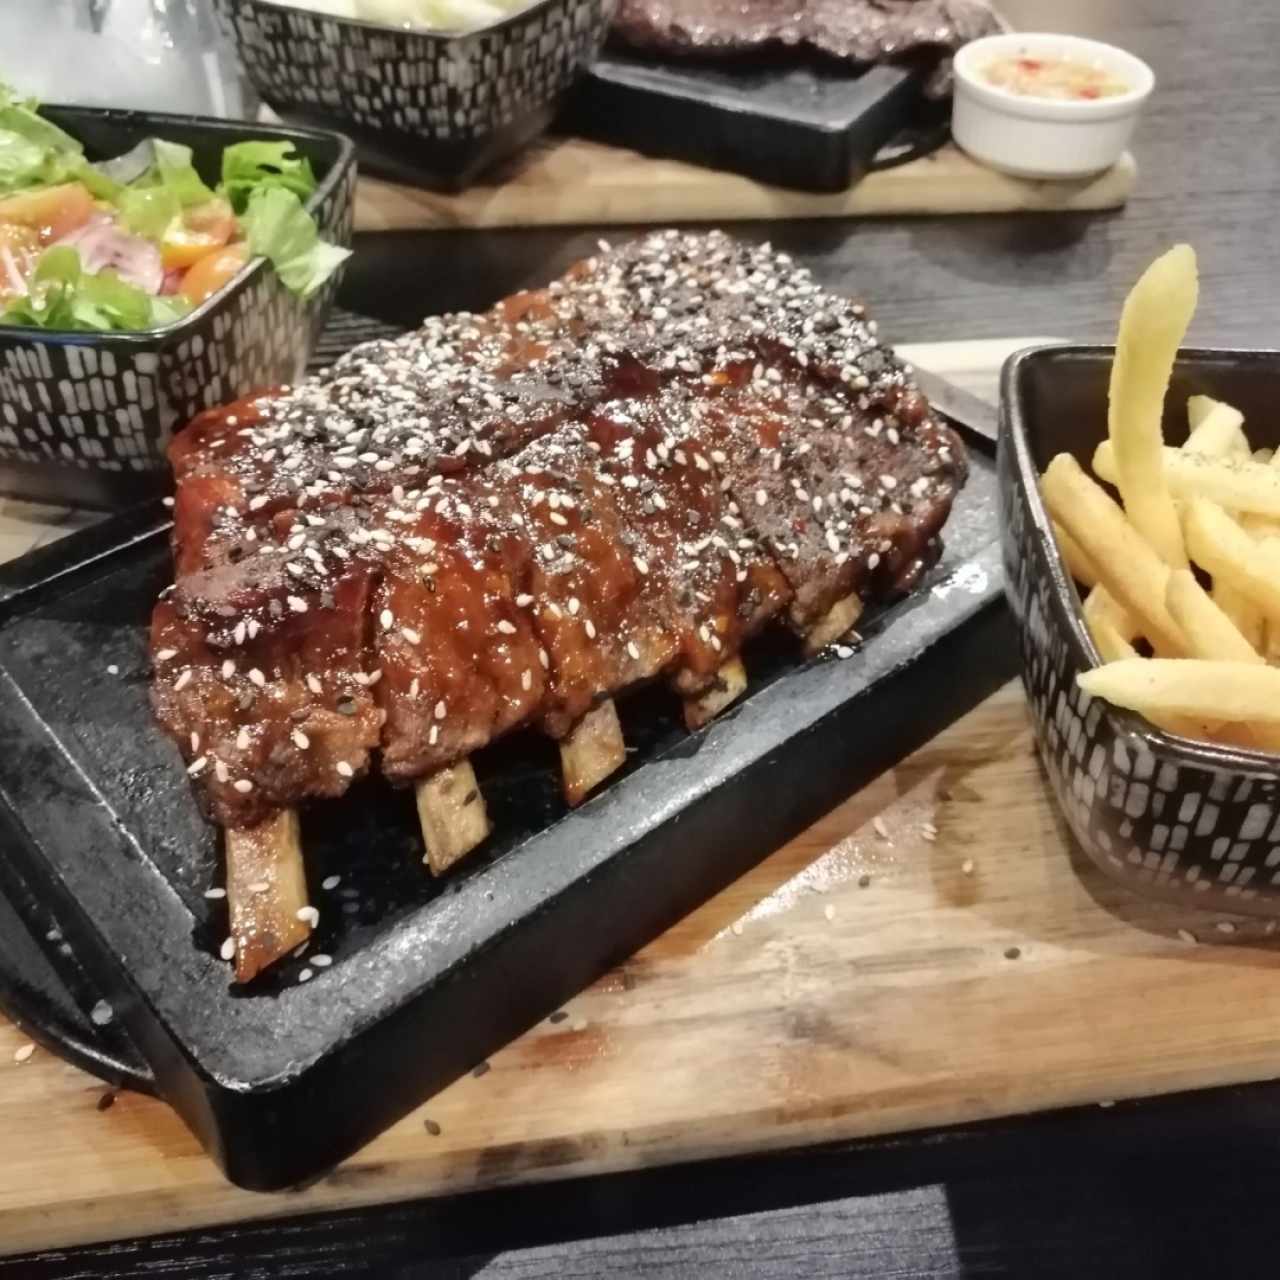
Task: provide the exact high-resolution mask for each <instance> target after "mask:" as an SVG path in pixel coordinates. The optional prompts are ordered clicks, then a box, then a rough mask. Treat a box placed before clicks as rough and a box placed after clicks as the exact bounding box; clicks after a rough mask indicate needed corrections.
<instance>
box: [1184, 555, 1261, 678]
mask: <svg viewBox="0 0 1280 1280" xmlns="http://www.w3.org/2000/svg"><path fill="white" fill-rule="evenodd" d="M1164 600H1165V604H1166V606H1167V607H1168V609H1169V613H1170V615H1171V616H1172V617H1173V620H1174V622H1176V623H1177V624H1178V626H1179V627H1180V628H1181V629H1182V634H1183V636H1184V637H1185V639H1186V642H1187V655H1188V656H1189V657H1192V658H1215V659H1221V660H1222V661H1224V662H1250V663H1253V664H1254V665H1259V664H1261V663H1262V662H1263V657H1262V655H1261V654H1260V653H1259V652H1258V651H1257V650H1256V649H1255V648H1254V647H1253V646H1252V645H1251V644H1250V643H1249V641H1248V639H1246V637H1245V636H1243V635H1241V634H1240V630H1239V628H1237V627H1236V625H1235V623H1234V622H1232V621H1231V619H1230V618H1229V617H1228V616H1227V615H1226V614H1225V613H1224V612H1223V611H1222V610H1221V609H1220V608H1218V606H1217V605H1216V604H1214V602H1213V601H1212V600H1211V599H1210V598H1209V596H1208V594H1207V593H1206V592H1205V590H1204V588H1203V587H1202V586H1201V585H1200V584H1199V583H1198V582H1197V581H1196V579H1195V575H1194V574H1193V573H1192V572H1191V571H1190V570H1189V569H1175V570H1174V571H1173V572H1172V573H1170V574H1169V585H1168V586H1167V587H1166V588H1165V595H1164Z"/></svg>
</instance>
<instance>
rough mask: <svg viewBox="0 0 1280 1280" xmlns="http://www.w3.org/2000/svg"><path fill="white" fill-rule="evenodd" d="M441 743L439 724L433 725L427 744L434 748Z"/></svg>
mask: <svg viewBox="0 0 1280 1280" xmlns="http://www.w3.org/2000/svg"><path fill="white" fill-rule="evenodd" d="M439 741H440V726H439V725H438V724H433V725H432V726H431V732H430V733H429V734H427V743H428V745H430V746H433V747H434V746H435V745H436V743H437V742H439Z"/></svg>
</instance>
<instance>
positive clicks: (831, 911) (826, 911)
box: [822, 902, 836, 920]
mask: <svg viewBox="0 0 1280 1280" xmlns="http://www.w3.org/2000/svg"><path fill="white" fill-rule="evenodd" d="M822 914H823V915H824V916H826V918H827V919H828V920H834V919H835V918H836V909H835V904H834V903H831V902H828V903H827V905H826V906H825V907H823V908H822Z"/></svg>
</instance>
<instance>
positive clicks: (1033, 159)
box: [951, 32, 1156, 178]
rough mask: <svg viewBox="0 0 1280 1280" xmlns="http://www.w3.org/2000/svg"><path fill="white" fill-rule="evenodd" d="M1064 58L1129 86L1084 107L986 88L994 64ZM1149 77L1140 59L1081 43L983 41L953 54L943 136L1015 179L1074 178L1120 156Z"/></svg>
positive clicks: (1037, 38) (1019, 38) (1042, 38)
mask: <svg viewBox="0 0 1280 1280" xmlns="http://www.w3.org/2000/svg"><path fill="white" fill-rule="evenodd" d="M1019 56H1025V57H1031V58H1067V59H1070V60H1071V61H1073V62H1084V63H1088V64H1090V65H1093V66H1097V67H1100V68H1102V69H1103V70H1104V71H1106V72H1107V73H1109V74H1110V75H1113V76H1115V77H1116V78H1117V79H1119V80H1121V81H1123V82H1124V83H1125V84H1127V85H1129V86H1130V87H1129V90H1128V92H1126V93H1122V94H1116V95H1114V96H1112V97H1109V98H1095V99H1093V100H1091V101H1077V100H1073V99H1069V100H1063V99H1056V98H1033V97H1029V96H1026V95H1023V94H1017V93H1011V92H1010V91H1009V90H1008V89H1001V88H998V87H997V86H996V85H993V84H991V83H990V82H989V81H988V80H987V78H986V76H985V75H984V69H985V68H986V67H987V66H988V65H989V64H990V63H992V62H994V61H996V60H997V59H999V58H1008V57H1019ZM1155 83H1156V78H1155V75H1154V73H1153V72H1152V70H1151V68H1150V67H1149V66H1147V64H1146V63H1145V62H1143V61H1142V59H1141V58H1135V57H1134V56H1133V54H1131V53H1126V52H1125V51H1124V50H1123V49H1117V48H1116V47H1115V45H1110V44H1103V43H1102V42H1101V41H1098V40H1086V39H1084V38H1083V37H1081V36H1062V35H1050V34H1047V33H1028V32H1013V33H1011V34H1009V35H999V36H984V37H983V38H982V39H981V40H974V41H973V42H972V43H970V44H967V45H965V46H964V48H962V49H961V50H960V52H959V53H957V54H956V58H955V105H954V107H953V109H952V115H951V132H952V135H953V136H954V138H955V140H956V142H957V143H959V145H960V146H961V147H963V148H964V150H965V151H967V152H968V153H969V154H970V155H971V156H973V158H974V159H975V160H980V161H982V163H983V164H989V165H990V166H991V167H992V168H993V169H1002V170H1004V171H1005V172H1006V173H1012V174H1016V175H1018V176H1019V177H1023V178H1081V177H1085V176H1086V175H1088V174H1092V173H1099V172H1101V171H1102V170H1103V169H1108V168H1110V167H1111V166H1112V165H1113V164H1115V162H1116V161H1117V160H1119V159H1120V156H1121V155H1122V154H1123V153H1124V149H1125V147H1127V146H1128V144H1129V139H1130V137H1131V136H1132V134H1133V127H1134V125H1135V124H1136V123H1137V120H1138V113H1139V112H1140V111H1141V109H1142V104H1143V103H1144V102H1146V100H1147V98H1149V97H1150V96H1151V91H1152V89H1154V88H1155Z"/></svg>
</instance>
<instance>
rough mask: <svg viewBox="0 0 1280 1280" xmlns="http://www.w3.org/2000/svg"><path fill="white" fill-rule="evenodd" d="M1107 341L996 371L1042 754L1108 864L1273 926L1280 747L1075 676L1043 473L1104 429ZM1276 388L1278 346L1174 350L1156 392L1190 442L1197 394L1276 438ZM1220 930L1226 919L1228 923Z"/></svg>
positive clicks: (1018, 615)
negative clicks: (1248, 740) (1120, 696)
mask: <svg viewBox="0 0 1280 1280" xmlns="http://www.w3.org/2000/svg"><path fill="white" fill-rule="evenodd" d="M1113 354H1114V348H1112V347H1097V346H1046V347H1037V348H1032V349H1029V350H1027V351H1023V352H1019V353H1018V354H1017V355H1015V356H1013V357H1012V358H1011V359H1010V360H1009V362H1008V363H1007V364H1006V365H1005V368H1004V374H1003V381H1002V385H1001V418H1000V447H999V460H998V468H999V483H1000V498H1001V504H1002V508H1003V512H1002V514H1003V519H1002V522H1001V536H1002V538H1003V540H1004V564H1005V582H1006V591H1007V593H1008V596H1009V602H1010V605H1011V607H1012V609H1013V613H1014V619H1015V622H1016V625H1017V631H1018V636H1019V645H1020V649H1021V658H1022V673H1023V683H1024V684H1025V686H1026V691H1027V699H1028V702H1029V703H1030V708H1031V716H1032V720H1033V723H1034V727H1035V733H1036V740H1037V743H1038V746H1039V749H1040V756H1041V759H1042V760H1043V761H1044V766H1045V770H1046V772H1047V773H1048V775H1049V778H1050V781H1051V782H1052V784H1053V789H1054V792H1055V793H1056V796H1057V799H1058V802H1059V804H1060V805H1061V808H1062V812H1063V814H1064V815H1065V817H1066V820H1067V823H1068V825H1069V826H1070V828H1071V830H1072V832H1073V833H1074V834H1075V837H1076V839H1077V840H1078V841H1079V843H1080V845H1081V846H1082V847H1083V849H1084V851H1085V852H1086V853H1087V854H1088V855H1089V857H1090V858H1091V859H1092V860H1093V861H1094V862H1095V863H1096V864H1097V865H1098V866H1099V867H1100V868H1101V869H1102V870H1103V871H1105V872H1107V873H1108V874H1109V875H1111V876H1113V877H1114V878H1115V879H1117V880H1120V881H1122V882H1124V883H1125V884H1127V885H1128V886H1129V887H1130V888H1132V889H1134V890H1135V891H1136V892H1138V893H1141V894H1144V895H1147V896H1151V897H1157V898H1161V899H1164V900H1170V901H1174V902H1180V903H1184V904H1194V905H1198V906H1201V907H1205V908H1208V909H1211V910H1214V911H1216V912H1219V913H1222V912H1228V913H1231V914H1235V915H1238V916H1240V917H1245V918H1247V917H1270V920H1268V921H1267V922H1266V926H1265V932H1270V930H1271V927H1272V926H1271V920H1274V919H1275V918H1277V917H1280V757H1277V756H1273V755H1267V754H1263V753H1261V752H1253V751H1242V750H1236V749H1233V748H1227V747H1222V746H1215V745H1209V744H1205V743H1199V742H1192V741H1189V740H1187V739H1184V738H1179V737H1176V736H1174V735H1172V734H1168V733H1164V732H1162V731H1161V730H1159V729H1156V728H1154V727H1153V726H1152V725H1151V724H1150V723H1149V722H1147V721H1146V720H1145V719H1143V718H1142V717H1141V716H1138V715H1135V714H1133V713H1132V712H1129V711H1125V710H1122V709H1120V708H1117V707H1113V706H1110V705H1109V704H1108V703H1106V702H1104V701H1102V700H1101V699H1098V698H1092V697H1090V696H1089V695H1088V694H1086V693H1085V692H1084V691H1083V690H1082V689H1080V688H1078V687H1077V685H1076V677H1077V676H1078V675H1079V674H1080V672H1082V671H1085V670H1088V669H1089V668H1091V667H1095V666H1098V665H1099V664H1100V663H1101V661H1102V660H1101V658H1100V657H1099V655H1098V652H1097V650H1096V649H1095V648H1094V645H1093V641H1092V640H1091V638H1090V637H1089V634H1088V631H1087V630H1086V628H1085V625H1084V621H1083V617H1082V614H1081V610H1080V598H1079V596H1078V594H1077V591H1076V587H1075V584H1074V583H1073V582H1072V579H1071V575H1070V573H1069V572H1068V571H1067V569H1066V567H1065V565H1064V564H1063V561H1062V558H1061V556H1060V555H1059V554H1058V548H1057V544H1056V543H1055V541H1054V538H1053V535H1052V532H1051V530H1050V524H1049V517H1048V515H1047V514H1046V512H1045V508H1044V504H1043V502H1042V501H1041V497H1040V490H1039V482H1038V477H1039V475H1040V474H1041V472H1043V470H1044V469H1045V467H1046V466H1047V465H1048V463H1049V461H1050V459H1051V458H1053V457H1054V455H1055V454H1058V453H1070V454H1072V455H1074V456H1075V458H1076V459H1077V461H1079V463H1080V465H1081V466H1082V467H1084V468H1085V469H1086V470H1090V469H1091V468H1090V462H1091V459H1092V456H1093V451H1094V449H1095V448H1096V447H1097V445H1098V444H1099V443H1100V442H1101V440H1102V439H1103V437H1104V436H1105V434H1106V422H1107V383H1108V379H1109V378H1110V374H1111V361H1112V356H1113ZM1277 387H1280V352H1276V351H1209V350H1190V351H1184V352H1183V353H1182V354H1181V355H1180V356H1179V358H1178V364H1177V368H1176V370H1175V372H1174V377H1173V383H1172V386H1171V388H1170V393H1169V396H1168V398H1167V400H1166V408H1165V412H1166V418H1165V424H1164V430H1165V439H1166V440H1168V441H1169V442H1170V443H1175V444H1176V443H1179V442H1181V440H1183V439H1185V437H1186V434H1187V424H1186V417H1185V413H1186V411H1185V406H1186V401H1187V397H1188V396H1190V395H1198V394H1207V395H1211V396H1214V397H1215V398H1217V399H1220V400H1226V401H1228V402H1229V403H1231V404H1233V405H1235V406H1236V407H1237V408H1239V409H1240V410H1241V411H1242V412H1243V413H1244V415H1245V420H1246V422H1248V423H1249V424H1250V428H1251V431H1252V432H1253V433H1254V434H1256V435H1257V439H1255V440H1254V444H1255V445H1257V446H1262V445H1276V444H1278V443H1280V434H1278V433H1277V432H1276V426H1275V401H1276V388H1277ZM1255 428H1256V430H1255ZM1268 429H1270V430H1271V432H1272V435H1271V436H1265V435H1264V433H1265V432H1266V431H1267V430H1268ZM1251 438H1252V436H1251ZM1244 929H1245V924H1244V923H1243V922H1242V923H1241V925H1240V930H1241V931H1243V930H1244ZM1223 931H1224V932H1236V929H1235V927H1234V926H1232V925H1229V924H1226V923H1225V922H1224V924H1223Z"/></svg>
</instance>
